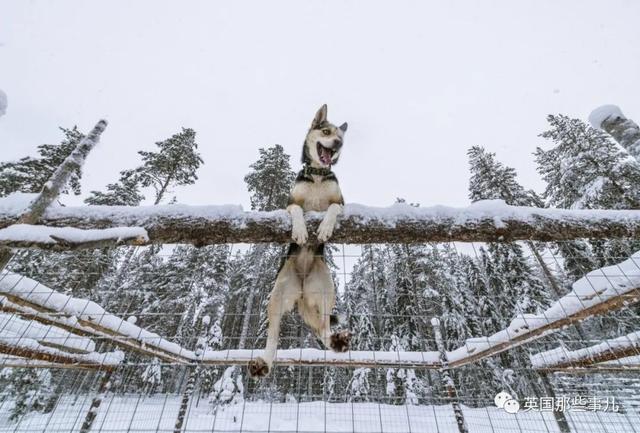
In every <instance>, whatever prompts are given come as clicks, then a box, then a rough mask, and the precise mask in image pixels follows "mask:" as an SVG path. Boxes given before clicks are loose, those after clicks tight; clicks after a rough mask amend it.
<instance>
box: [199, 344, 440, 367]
mask: <svg viewBox="0 0 640 433" xmlns="http://www.w3.org/2000/svg"><path fill="white" fill-rule="evenodd" d="M262 354H263V350H255V349H229V350H218V351H212V350H209V351H206V352H205V353H204V354H203V356H202V360H203V361H204V362H207V361H208V362H212V363H224V362H228V361H230V360H233V361H234V362H238V363H245V362H249V361H250V360H252V359H255V358H257V357H260V356H262ZM275 363H276V364H277V363H287V364H294V363H303V364H341V363H349V364H354V365H358V364H359V363H365V364H376V365H385V364H387V365H388V364H400V365H405V366H413V365H425V364H429V365H439V364H440V353H439V352H435V351H434V352H402V351H399V352H379V351H349V352H344V353H337V352H333V351H329V350H320V349H312V348H305V349H280V350H278V351H277V353H276V358H275Z"/></svg>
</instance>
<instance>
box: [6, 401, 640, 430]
mask: <svg viewBox="0 0 640 433" xmlns="http://www.w3.org/2000/svg"><path fill="white" fill-rule="evenodd" d="M90 400H91V397H90V396H79V398H78V399H77V401H76V402H75V404H74V401H73V398H72V397H67V398H65V399H63V400H62V401H61V402H60V403H59V404H58V406H57V408H56V410H55V411H54V412H53V413H52V414H46V415H44V414H34V413H32V414H30V415H28V416H26V417H25V418H23V419H22V420H20V422H18V423H11V422H9V421H8V419H7V418H8V410H9V409H10V406H11V403H9V402H6V401H5V402H4V403H2V404H1V406H0V432H71V431H79V429H80V426H81V425H82V422H83V420H84V417H85V415H86V412H87V408H88V406H89V403H90ZM179 405H180V398H179V397H178V396H175V395H161V396H154V397H148V398H144V397H140V396H138V395H131V396H117V397H115V398H113V397H109V398H107V399H106V400H105V401H104V402H103V406H102V407H101V408H100V412H99V415H98V417H97V419H96V420H95V423H94V426H93V430H92V431H93V432H127V431H132V432H140V433H142V432H169V431H173V427H174V423H175V419H176V415H177V413H178V408H179ZM464 413H465V418H466V421H467V424H468V426H469V429H470V432H476V433H499V432H500V433H502V432H504V433H516V432H532V433H533V432H545V433H551V432H557V431H559V430H558V428H557V425H556V423H555V420H554V418H553V415H552V414H551V413H548V412H526V413H518V414H516V415H511V414H508V413H506V412H504V411H503V410H501V409H498V408H495V407H489V408H481V409H470V408H466V407H465V408H464ZM567 416H568V418H569V423H570V424H571V426H572V431H575V432H589V433H596V432H607V433H609V432H611V433H613V432H616V433H620V432H636V431H637V430H635V429H634V425H635V426H637V425H638V424H639V422H640V414H638V413H635V412H634V413H627V414H614V413H605V412H568V413H567ZM457 431H458V430H457V426H456V423H455V419H454V417H453V411H452V409H451V407H449V406H392V405H382V404H375V403H354V404H351V403H323V402H310V403H295V402H292V403H279V404H269V403H260V402H252V403H245V404H241V405H237V406H234V407H231V408H227V409H226V410H224V411H219V412H218V414H217V415H215V414H214V413H212V411H211V410H210V408H209V406H208V405H207V402H206V400H200V402H199V404H198V406H196V404H195V403H194V404H193V405H192V406H191V408H190V410H189V413H188V418H187V422H186V425H185V428H184V430H183V432H254V433H257V432H414V433H415V432H438V433H449V432H451V433H456V432H457Z"/></svg>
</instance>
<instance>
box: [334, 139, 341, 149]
mask: <svg viewBox="0 0 640 433" xmlns="http://www.w3.org/2000/svg"><path fill="white" fill-rule="evenodd" d="M333 146H334V147H335V148H339V147H341V146H342V140H340V139H339V138H336V139H335V140H333Z"/></svg>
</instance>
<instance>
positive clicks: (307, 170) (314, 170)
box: [302, 164, 333, 177]
mask: <svg viewBox="0 0 640 433" xmlns="http://www.w3.org/2000/svg"><path fill="white" fill-rule="evenodd" d="M302 172H303V173H304V175H305V176H311V175H313V174H315V175H316V176H323V177H327V176H330V175H332V174H333V172H332V171H331V168H326V167H322V168H318V167H312V166H310V165H307V164H305V165H304V168H303V169H302Z"/></svg>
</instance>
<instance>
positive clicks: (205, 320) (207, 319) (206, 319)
mask: <svg viewBox="0 0 640 433" xmlns="http://www.w3.org/2000/svg"><path fill="white" fill-rule="evenodd" d="M209 323H211V317H209V316H204V317H203V318H202V324H203V325H204V326H209Z"/></svg>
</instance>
